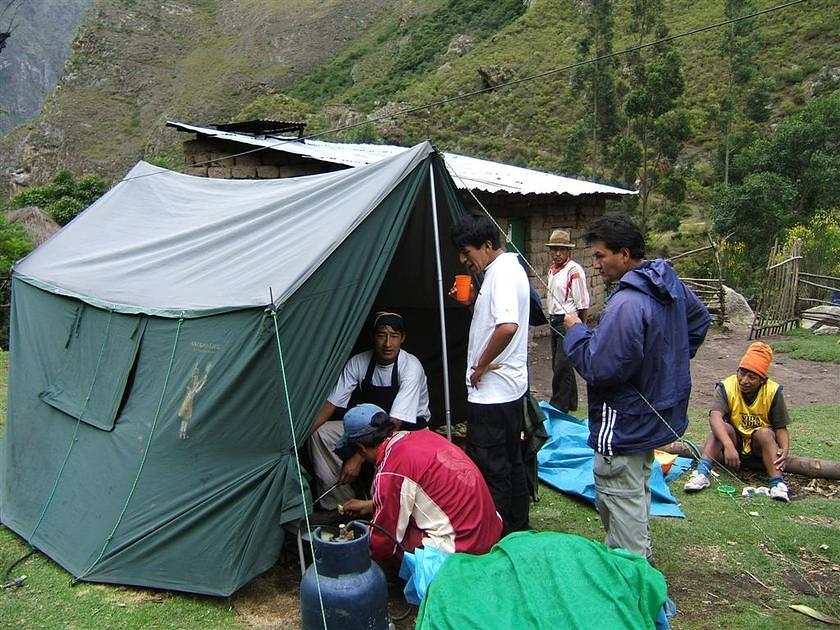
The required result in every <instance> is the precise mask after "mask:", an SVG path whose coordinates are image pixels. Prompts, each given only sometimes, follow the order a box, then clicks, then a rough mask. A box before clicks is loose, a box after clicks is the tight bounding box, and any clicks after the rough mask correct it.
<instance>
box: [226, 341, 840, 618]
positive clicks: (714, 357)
mask: <svg viewBox="0 0 840 630" xmlns="http://www.w3.org/2000/svg"><path fill="white" fill-rule="evenodd" d="M748 333H749V330H748V329H747V328H732V329H730V330H726V331H722V330H719V329H713V330H710V331H709V334H708V336H707V338H706V342H705V343H704V344H703V346H702V347H701V348H700V351H699V352H698V353H697V356H696V357H695V358H694V360H693V361H692V363H691V376H692V381H693V391H692V395H691V403H690V404H691V406H692V407H700V408H704V407H708V405H709V404H710V402H711V398H712V391H713V388H714V384H715V383H716V382H718V381H720V380H721V379H722V378H725V377H726V376H728V375H729V374H731V373H732V372H733V371H734V370H735V368H736V367H737V365H738V361H739V360H740V358H741V356H742V355H743V353H744V351H745V350H746V348H747V346H749V344H750V343H751V342H750V341H749V340H748V339H747V336H748ZM772 340H773V338H770V339H769V341H772ZM763 341H768V340H763ZM530 352H531V356H530V364H531V365H530V367H531V389H532V391H533V392H534V393H535V394H536V395H537V397H538V398H540V399H545V400H547V399H548V398H549V397H550V395H551V346H550V343H549V338H548V337H547V336H544V337H535V338H534V339H533V341H532V343H531V349H530ZM770 369H771V375H772V377H773V379H774V380H776V381H778V382H780V383H782V384H783V385H784V387H785V397H786V399H787V401H788V405H790V406H797V405H805V404H811V403H837V402H840V387H839V386H840V366H838V365H829V364H822V363H814V362H811V361H800V360H796V359H790V358H789V357H787V355H784V354H778V355H776V357H775V358H774V361H773V365H772V366H771V368H770ZM578 391H579V399H580V404H579V407H578V408H579V411H578V414H579V415H585V413H586V412H585V401H586V388H585V385H584V384H583V383H582V382H581V380H580V379H579V378H578ZM803 481H804V478H803ZM816 481H821V480H815V481H814V482H812V483H811V485H812V486H813V487H803V488H801V489H800V488H799V485H797V486H796V488H794V490H795V492H794V494H795V495H802V496H804V495H805V494H806V493H807V492H818V493H820V494H822V495H826V494H827V493H829V490H826V488H829V489H830V494H831V495H833V492H834V490H836V486H834V485H831V486H826V484H820V483H816ZM289 538H292V537H291V536H290V537H289ZM673 586H674V588H676V589H677V590H679V586H680V585H679V584H675V585H673ZM389 594H390V597H389V610H390V613H391V615H392V617H394V618H399V617H401V616H403V615H405V616H404V617H403V618H402V619H400V620H399V621H396V622H395V626H396V628H397V629H398V630H403V629H408V628H413V627H414V620H415V617H416V608H414V607H411V606H409V605H408V604H406V602H405V600H404V599H403V597H402V592H401V585H399V584H396V583H395V584H389ZM299 597H300V569H299V563H298V558H297V551H296V549H295V547H294V540H290V541H289V543H288V544H287V546H286V551H285V553H284V555H283V556H282V557H281V558H280V560H279V561H278V563H277V565H276V566H275V567H274V568H273V569H272V570H270V571H268V572H267V573H265V574H263V575H261V576H260V577H258V578H256V579H254V580H252V581H251V582H250V583H249V584H248V585H246V586H245V587H244V588H242V589H241V590H240V591H239V592H237V593H236V594H235V595H234V596H233V597H232V602H233V605H234V606H235V608H236V610H237V612H238V613H239V614H240V615H241V617H242V618H243V619H244V620H245V622H246V623H248V625H250V626H251V627H253V628H290V629H291V628H299V627H300V599H299ZM709 603H710V605H712V602H709Z"/></svg>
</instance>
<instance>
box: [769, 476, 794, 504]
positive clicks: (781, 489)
mask: <svg viewBox="0 0 840 630" xmlns="http://www.w3.org/2000/svg"><path fill="white" fill-rule="evenodd" d="M770 498H771V499H776V500H777V501H790V496H789V495H788V487H787V485H786V484H785V482H784V481H782V482H779V483H777V484H776V485H775V486H773V487H772V488H770Z"/></svg>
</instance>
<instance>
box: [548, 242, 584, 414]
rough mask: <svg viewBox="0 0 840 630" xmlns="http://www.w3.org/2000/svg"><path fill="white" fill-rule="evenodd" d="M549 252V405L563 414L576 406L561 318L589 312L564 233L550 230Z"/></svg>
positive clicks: (579, 270) (578, 270) (580, 272)
mask: <svg viewBox="0 0 840 630" xmlns="http://www.w3.org/2000/svg"><path fill="white" fill-rule="evenodd" d="M546 246H547V247H548V251H549V252H550V253H551V267H549V268H548V295H547V296H546V300H547V301H548V316H549V319H550V322H551V363H552V366H553V368H554V377H553V378H552V379H551V400H550V401H549V402H551V406H552V407H554V408H555V409H559V410H560V411H563V412H569V411H574V410H576V409H577V405H578V394H577V381H576V380H575V370H574V368H573V367H572V363H571V362H570V361H569V357H567V356H566V352H565V351H564V350H563V337H562V335H561V332H560V331H562V330H563V317H564V316H565V315H566V313H577V316H578V317H579V318H580V319H581V321H586V311H587V310H588V309H589V290H588V289H587V288H586V274H585V273H584V271H583V267H581V266H580V265H579V264H577V263H576V262H575V261H574V260H572V249H574V247H575V244H574V243H573V242H572V240H571V238H570V237H569V233H568V232H567V231H566V230H554V231H553V232H552V233H551V236H550V237H549V239H548V243H546Z"/></svg>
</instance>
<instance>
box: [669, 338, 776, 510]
mask: <svg viewBox="0 0 840 630" xmlns="http://www.w3.org/2000/svg"><path fill="white" fill-rule="evenodd" d="M772 360H773V350H772V349H771V348H770V346H768V345H767V344H764V343H761V342H760V341H757V342H755V343H753V344H751V345H750V347H749V348H747V352H746V353H745V354H744V356H743V357H742V358H741V362H740V363H739V364H738V370H737V371H736V372H735V374H732V375H731V376H729V377H728V378H726V379H724V380H723V382H721V383H718V384H717V386H716V387H715V398H714V402H713V403H712V409H711V411H709V426H710V428H711V433H710V434H709V437H708V438H707V439H706V444H705V445H704V446H703V458H702V459H701V460H700V462H699V463H698V464H697V470H695V471H694V472H693V473H692V475H691V479H689V480H688V481H687V482H686V484H685V488H684V489H685V491H686V492H699V491H700V490H703V489H704V488H708V487H709V474H710V473H711V470H712V465H713V463H714V461H715V460H719V459H720V456H721V453H723V460H724V462H725V464H726V466H727V467H729V468H731V469H734V470H738V469H739V468H740V467H741V461H742V460H745V459H748V458H760V459H761V461H762V462H763V463H764V468H765V470H766V471H767V476H768V477H770V496H771V497H773V498H774V499H777V500H779V501H790V497H789V495H788V487H787V484H785V482H784V477H783V473H784V470H785V462H786V461H787V457H788V450H789V448H790V435H789V433H788V430H787V425H788V424H789V423H790V416H789V415H788V411H787V406H786V405H785V398H784V396H783V395H782V386H781V385H779V384H778V383H776V382H775V381H773V380H770V379H769V378H768V377H767V374H768V372H769V371H770V362H771V361H772Z"/></svg>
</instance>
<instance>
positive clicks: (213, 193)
mask: <svg viewBox="0 0 840 630" xmlns="http://www.w3.org/2000/svg"><path fill="white" fill-rule="evenodd" d="M432 192H434V194H432ZM462 212H465V210H464V208H463V205H462V204H461V202H460V201H459V198H458V195H457V193H456V192H455V186H454V184H453V182H452V180H451V179H450V177H449V175H448V174H447V173H446V169H445V168H444V165H443V164H442V162H441V161H440V158H439V156H438V155H437V154H436V153H435V151H434V149H433V147H432V146H431V145H430V144H429V143H424V144H421V145H418V146H416V147H414V148H412V149H409V150H406V151H405V152H403V153H401V154H399V155H396V156H394V157H392V158H389V159H386V160H382V161H381V162H378V163H376V164H373V165H370V166H365V167H360V168H356V169H349V170H344V171H339V172H334V173H328V174H325V175H314V176H308V177H300V178H293V179H284V180H260V181H245V180H217V179H206V178H197V177H190V176H186V175H182V174H178V173H174V172H171V171H167V170H165V169H161V168H158V167H155V166H152V165H150V164H147V163H143V162H141V163H139V164H138V165H137V166H135V167H134V169H132V170H131V171H130V172H129V174H128V175H127V176H126V177H125V178H124V179H123V180H122V181H121V182H120V183H118V184H117V185H116V186H115V187H114V188H113V189H111V190H110V191H109V192H108V193H107V194H105V195H104V196H103V197H102V198H101V199H100V200H99V201H97V202H96V203H95V204H93V205H92V206H91V207H90V208H89V209H87V210H86V211H85V212H84V213H82V214H81V215H80V216H79V217H77V218H76V219H75V220H74V221H73V222H71V223H70V224H69V225H67V226H66V227H65V228H64V229H63V230H61V231H60V232H58V233H57V234H56V235H55V236H54V237H53V238H52V239H51V240H50V241H48V242H47V243H45V244H44V245H42V246H41V247H39V248H38V249H37V250H35V251H34V252H33V253H32V254H30V255H29V256H28V257H27V258H25V259H23V260H22V261H21V262H19V263H18V264H17V265H16V266H15V269H14V274H13V300H12V313H11V331H10V338H11V340H10V372H9V396H8V419H7V423H6V429H5V435H4V437H3V443H2V449H0V521H2V523H3V524H4V525H5V526H6V527H8V528H10V529H12V530H14V531H15V532H17V533H18V534H19V535H20V536H22V537H23V538H24V539H26V540H27V541H28V542H29V543H30V544H31V545H33V546H34V547H36V548H38V549H39V550H41V551H43V552H44V553H45V554H47V555H48V556H49V557H51V558H52V559H53V560H55V561H56V562H57V563H59V564H60V565H62V566H63V567H65V568H66V569H67V570H68V571H69V572H70V573H72V574H73V575H74V576H76V577H77V578H79V579H82V580H86V581H94V582H110V583H120V584H132V585H140V586H149V587H155V588H166V589H175V590H179V591H188V592H194V593H204V594H210V595H229V594H230V593H232V592H234V591H235V590H236V589H238V588H239V587H240V586H242V585H243V584H244V583H246V582H247V581H248V580H250V579H251V578H252V577H254V576H255V575H257V574H259V573H261V572H263V571H265V570H267V569H269V568H270V567H271V566H272V565H273V564H274V563H275V561H276V560H277V558H278V555H279V553H280V550H281V547H282V545H283V542H284V527H283V526H284V524H287V523H290V522H293V521H295V520H296V519H299V518H301V517H302V516H303V512H304V510H305V509H306V508H305V506H306V505H308V504H309V502H310V501H311V497H310V496H309V490H308V486H307V485H306V478H305V475H299V474H298V466H297V458H296V457H295V448H296V446H298V447H299V446H300V445H301V442H302V441H303V440H304V438H305V436H306V435H307V433H308V430H309V427H310V426H311V422H312V419H313V418H314V416H315V413H316V412H317V410H318V408H319V407H320V405H321V403H322V401H323V400H324V399H325V397H326V395H327V393H328V391H329V389H330V388H331V387H332V385H333V383H334V382H335V379H336V378H337V376H338V373H339V371H340V370H341V368H342V366H343V364H344V361H345V360H346V359H347V357H348V356H349V355H350V353H351V351H352V350H353V348H354V346H355V347H360V345H361V344H362V341H361V340H362V339H364V338H365V337H368V333H367V331H363V330H362V329H363V325H364V322H365V319H366V317H367V316H368V314H369V313H370V311H371V309H373V308H377V307H384V308H389V309H394V310H399V311H401V312H403V313H404V315H405V317H406V320H407V322H406V325H407V329H408V338H407V341H406V346H405V347H406V348H407V349H408V350H409V351H411V352H414V353H415V354H417V355H418V356H419V357H420V358H421V360H423V361H424V363H425V366H426V368H427V374H428V377H429V387H430V395H431V399H432V401H431V402H432V414H433V421H436V422H437V423H438V424H439V423H441V422H443V421H444V420H445V419H448V417H447V408H448V405H447V403H446V398H447V397H448V392H447V390H448V389H449V390H451V392H452V393H451V399H452V400H453V401H454V402H453V404H455V410H454V415H459V414H460V412H459V411H458V408H457V407H458V404H457V403H459V402H461V401H463V399H464V397H465V387H464V384H463V369H464V361H465V346H466V335H467V328H468V322H469V314H468V312H467V310H466V309H464V308H463V307H459V306H458V305H456V304H455V303H454V301H452V300H444V299H443V289H444V288H448V286H449V283H450V282H451V280H450V279H451V277H452V275H453V274H455V273H458V272H460V269H459V265H458V262H457V257H456V253H455V252H454V251H453V248H452V247H451V245H450V244H449V239H448V233H449V227H450V225H451V222H452V218H453V217H456V216H458V215H459V214H460V213H462ZM444 279H446V280H445V282H446V284H445V287H444ZM447 302H449V303H447ZM447 353H448V357H447ZM448 364H451V365H452V366H453V368H452V369H451V370H449V371H448V373H447V370H446V367H447V365H448ZM447 386H448V387H447ZM461 404H463V403H461ZM292 427H293V429H292ZM302 492H303V493H304V495H305V496H306V499H305V500H302V499H301V495H302Z"/></svg>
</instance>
